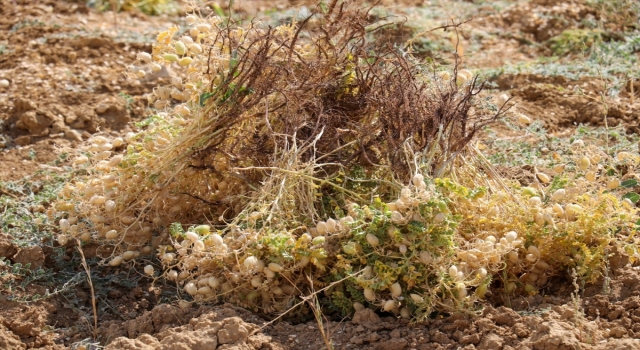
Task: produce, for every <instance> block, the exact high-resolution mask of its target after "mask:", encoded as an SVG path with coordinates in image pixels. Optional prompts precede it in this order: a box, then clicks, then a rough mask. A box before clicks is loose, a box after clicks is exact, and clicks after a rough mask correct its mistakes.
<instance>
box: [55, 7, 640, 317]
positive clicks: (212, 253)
mask: <svg viewBox="0 0 640 350" xmlns="http://www.w3.org/2000/svg"><path fill="white" fill-rule="evenodd" d="M367 13H368V12H367V10H366V9H365V10H361V9H357V8H350V7H349V6H347V5H344V4H342V5H341V4H340V3H337V2H332V4H330V5H329V6H325V5H323V6H319V7H318V8H317V9H316V11H315V12H314V13H313V15H312V16H311V17H309V18H306V19H304V20H302V21H300V22H295V21H294V22H293V23H289V24H286V25H281V26H278V27H270V26H268V25H266V24H263V23H261V22H260V21H259V20H254V21H251V22H250V23H244V24H239V23H234V22H233V21H230V20H229V19H228V18H220V17H213V16H212V17H207V18H203V17H201V16H199V15H197V11H194V14H191V15H188V16H187V17H186V18H185V21H186V25H185V27H181V28H179V27H172V28H170V29H168V30H167V31H165V32H162V33H160V34H159V35H158V37H157V42H156V43H155V44H154V47H153V52H152V53H144V52H141V53H140V54H139V55H138V60H137V62H135V63H134V64H133V65H132V66H130V67H129V72H130V73H131V74H130V76H131V79H139V78H143V77H145V75H147V74H150V73H153V72H158V71H160V70H162V69H163V67H167V68H169V70H170V71H171V72H173V73H174V75H173V77H172V78H171V82H170V84H168V85H160V86H157V87H155V88H154V90H153V91H152V92H150V93H149V102H150V104H152V105H153V106H154V107H155V108H156V109H157V110H158V113H157V114H155V115H154V116H151V117H149V118H148V119H147V120H145V121H144V122H143V123H141V124H140V125H139V126H140V128H141V131H139V132H137V133H129V134H127V135H126V136H125V137H124V138H108V137H104V136H94V137H93V138H92V139H91V140H90V141H89V142H88V143H87V144H86V145H85V146H84V147H83V148H82V149H81V150H79V151H78V154H77V156H76V158H75V167H76V171H77V176H76V177H75V178H74V180H73V181H71V182H69V183H67V184H66V186H65V187H64V189H63V190H62V191H61V193H60V196H59V200H58V201H57V202H56V203H55V205H54V208H55V209H54V210H51V211H50V212H49V216H50V218H51V219H53V220H56V221H57V222H59V225H60V230H61V233H60V235H59V238H58V241H59V243H60V244H62V245H64V244H73V243H74V241H75V240H81V241H82V242H97V243H99V244H100V245H101V247H102V248H101V249H102V250H103V251H108V252H109V253H110V255H111V256H110V257H109V258H107V259H106V260H105V263H106V264H109V265H111V266H113V267H118V266H121V267H122V266H127V265H129V266H132V265H134V264H141V265H142V266H144V265H146V266H145V267H144V272H145V273H147V274H149V275H151V276H155V277H158V278H164V279H166V280H167V281H169V282H170V283H174V284H176V285H177V286H178V287H179V291H180V293H184V294H183V297H184V298H187V299H191V298H193V299H195V300H197V301H202V302H205V301H210V302H216V301H228V302H231V303H234V304H236V305H240V306H242V307H245V308H249V309H252V310H254V311H256V312H259V313H262V314H265V315H269V314H271V315H275V314H279V313H282V312H284V311H286V310H288V309H289V308H290V307H291V306H292V305H295V304H296V303H297V302H298V301H300V300H301V298H303V297H306V296H309V295H311V294H313V293H314V292H316V291H319V290H323V291H322V293H319V294H318V295H317V296H318V298H320V303H321V305H323V307H324V309H323V311H325V312H333V313H339V314H341V315H349V314H352V313H353V312H354V311H355V310H358V309H362V308H373V309H376V310H383V311H387V312H391V313H394V314H397V315H401V316H402V317H405V318H414V319H418V320H419V319H423V318H425V317H428V316H429V315H430V314H431V313H432V312H434V311H443V312H452V311H455V310H459V311H464V312H474V310H477V306H478V304H479V303H478V301H479V299H483V298H484V297H485V296H486V295H487V292H488V291H491V292H492V293H502V294H504V295H516V294H525V293H529V294H534V293H537V292H538V290H539V289H540V288H544V287H545V286H546V285H547V283H548V282H549V280H550V279H551V278H552V277H554V276H558V275H562V274H565V273H566V271H567V270H568V269H575V271H576V273H577V274H578V275H579V276H580V278H581V279H584V280H585V281H594V280H595V279H597V278H598V277H599V276H601V275H602V274H603V273H604V272H605V269H606V263H607V255H608V254H610V253H611V252H612V250H614V249H620V250H622V251H624V252H625V253H626V254H628V255H629V256H630V257H632V258H635V257H636V256H637V252H636V248H635V247H636V243H637V242H636V241H635V234H636V233H637V230H638V227H637V225H636V221H638V213H637V209H636V207H635V201H636V200H637V198H635V197H634V196H632V195H628V192H630V191H629V190H628V187H630V185H633V184H635V182H634V183H632V182H631V181H635V180H634V179H632V178H628V179H627V178H623V177H622V176H623V175H622V172H621V171H619V170H620V169H622V168H624V169H625V172H624V173H625V174H632V173H633V170H634V169H637V168H638V165H639V164H640V157H638V155H637V154H633V153H630V152H623V151H621V152H619V153H617V154H615V155H610V154H607V153H606V152H603V151H601V149H600V148H598V147H595V146H593V145H589V144H585V143H584V142H582V141H580V140H577V141H574V142H573V143H572V144H566V145H562V146H559V147H558V149H557V150H556V151H555V152H554V153H553V154H549V159H547V160H545V159H541V160H540V168H539V169H536V172H535V175H536V176H535V179H533V182H532V184H531V185H530V186H527V187H522V186H521V185H520V184H518V183H512V182H510V181H509V180H507V179H502V178H501V177H500V176H498V175H497V174H496V173H495V172H494V171H493V170H492V167H491V165H490V164H489V163H488V161H487V160H486V158H485V157H484V156H483V155H482V153H481V152H480V151H478V149H477V148H476V147H475V146H474V144H475V142H474V140H473V137H474V135H475V133H476V131H478V130H481V129H482V128H483V127H484V126H486V125H488V124H489V123H491V122H493V121H495V120H497V119H499V118H501V117H513V118H515V119H516V120H519V122H521V123H522V122H528V121H529V119H528V118H527V117H525V116H521V115H518V114H517V113H515V112H513V111H509V110H508V109H509V108H508V104H507V103H504V101H502V103H500V104H501V106H500V105H499V106H495V105H493V104H489V103H488V102H487V101H486V100H483V99H480V98H478V97H477V95H478V94H479V92H480V91H481V90H482V87H483V84H482V83H480V82H478V80H477V78H476V77H474V76H473V74H472V73H471V72H469V71H468V70H464V69H461V68H460V67H459V65H456V66H455V67H454V68H453V70H452V71H451V70H450V71H446V70H441V69H438V68H436V67H433V66H431V65H427V64H425V63H424V62H420V61H419V60H417V59H414V58H412V57H411V54H410V52H402V51H400V50H399V49H398V48H396V47H392V46H390V45H382V44H377V43H376V40H375V33H376V29H377V28H378V27H379V25H378V24H377V23H375V22H373V21H374V20H373V19H371V17H370V16H368V15H367ZM612 169H613V171H612ZM616 169H617V170H616ZM623 196H624V198H623ZM636 197H637V196H636ZM154 265H155V267H154ZM337 281H340V282H339V283H336V282H337ZM327 287H329V288H327Z"/></svg>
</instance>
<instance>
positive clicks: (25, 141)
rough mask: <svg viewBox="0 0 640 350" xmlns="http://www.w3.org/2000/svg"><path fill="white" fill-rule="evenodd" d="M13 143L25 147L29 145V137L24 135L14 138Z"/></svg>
mask: <svg viewBox="0 0 640 350" xmlns="http://www.w3.org/2000/svg"><path fill="white" fill-rule="evenodd" d="M13 142H14V143H15V144H16V145H18V146H26V145H30V144H31V136H29V135H25V136H20V137H16V138H15V139H14V140H13Z"/></svg>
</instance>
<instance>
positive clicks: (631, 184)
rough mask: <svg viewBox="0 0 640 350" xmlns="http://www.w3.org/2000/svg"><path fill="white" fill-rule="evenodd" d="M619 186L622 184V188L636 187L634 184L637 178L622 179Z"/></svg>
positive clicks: (636, 182)
mask: <svg viewBox="0 0 640 350" xmlns="http://www.w3.org/2000/svg"><path fill="white" fill-rule="evenodd" d="M620 186H622V187H624V188H631V187H636V186H638V180H636V179H629V180H624V181H622V183H621V184H620Z"/></svg>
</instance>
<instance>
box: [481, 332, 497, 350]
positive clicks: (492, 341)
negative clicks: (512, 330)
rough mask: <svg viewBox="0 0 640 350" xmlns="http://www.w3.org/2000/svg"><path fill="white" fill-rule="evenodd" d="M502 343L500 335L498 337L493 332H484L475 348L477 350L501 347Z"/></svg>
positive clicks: (490, 349)
mask: <svg viewBox="0 0 640 350" xmlns="http://www.w3.org/2000/svg"><path fill="white" fill-rule="evenodd" d="M502 344H503V341H502V337H500V336H499V335H497V334H495V333H489V334H486V335H485V336H484V337H482V341H480V344H478V346H477V347H476V348H477V349H478V350H481V349H486V350H493V349H502Z"/></svg>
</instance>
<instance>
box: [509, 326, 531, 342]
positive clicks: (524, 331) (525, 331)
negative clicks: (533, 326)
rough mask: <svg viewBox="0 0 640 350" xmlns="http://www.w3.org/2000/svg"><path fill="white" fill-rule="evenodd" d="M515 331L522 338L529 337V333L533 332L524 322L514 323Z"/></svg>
mask: <svg viewBox="0 0 640 350" xmlns="http://www.w3.org/2000/svg"><path fill="white" fill-rule="evenodd" d="M513 333H515V334H516V335H517V336H518V337H520V338H524V337H528V336H529V334H531V332H530V331H529V328H528V327H527V326H525V325H524V324H523V323H516V324H514V325H513Z"/></svg>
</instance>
